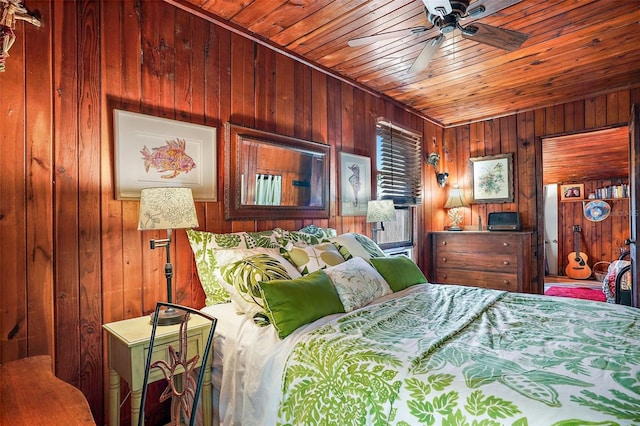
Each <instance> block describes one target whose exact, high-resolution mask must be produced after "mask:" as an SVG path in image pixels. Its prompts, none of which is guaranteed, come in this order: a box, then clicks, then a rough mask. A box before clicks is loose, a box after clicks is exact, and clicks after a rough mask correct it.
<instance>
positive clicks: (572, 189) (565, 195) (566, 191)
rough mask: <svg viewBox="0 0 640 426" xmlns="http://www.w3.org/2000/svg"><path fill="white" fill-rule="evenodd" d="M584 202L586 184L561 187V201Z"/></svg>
mask: <svg viewBox="0 0 640 426" xmlns="http://www.w3.org/2000/svg"><path fill="white" fill-rule="evenodd" d="M570 200H584V184H581V183H570V184H567V185H560V201H570Z"/></svg>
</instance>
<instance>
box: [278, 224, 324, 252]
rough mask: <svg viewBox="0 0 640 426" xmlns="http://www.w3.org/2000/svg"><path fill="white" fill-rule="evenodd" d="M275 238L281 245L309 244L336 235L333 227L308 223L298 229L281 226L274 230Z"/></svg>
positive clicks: (287, 246) (317, 242)
mask: <svg viewBox="0 0 640 426" xmlns="http://www.w3.org/2000/svg"><path fill="white" fill-rule="evenodd" d="M274 232H275V234H276V240H277V242H278V244H279V245H280V246H281V247H286V248H289V247H291V246H302V247H303V246H309V245H314V244H319V243H321V242H322V241H324V240H326V239H327V238H329V237H335V236H336V230H335V229H333V228H318V227H317V226H315V225H308V226H305V227H304V228H302V229H301V230H299V231H286V230H284V229H281V228H276V229H275V230H274Z"/></svg>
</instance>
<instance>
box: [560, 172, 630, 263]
mask: <svg viewBox="0 0 640 426" xmlns="http://www.w3.org/2000/svg"><path fill="white" fill-rule="evenodd" d="M620 182H621V180H620V179H613V180H597V181H585V182H584V191H585V194H590V193H592V192H594V190H595V189H596V188H602V187H606V186H608V185H617V184H619V183H620ZM624 182H625V183H627V182H628V180H624ZM604 201H606V202H607V203H608V204H609V205H610V206H611V213H610V214H609V217H608V218H607V219H605V220H602V221H600V222H592V221H590V220H588V219H587V218H586V217H585V215H584V208H585V206H586V203H588V202H589V200H583V201H561V202H559V203H558V221H559V223H558V273H560V274H561V275H564V274H565V272H564V271H565V268H566V266H567V264H568V263H569V260H568V256H569V254H570V253H571V252H573V251H574V249H575V237H576V234H575V233H574V231H573V226H574V225H578V226H580V229H581V232H580V233H578V234H577V237H578V245H579V248H580V251H582V252H584V253H585V254H586V255H587V257H588V261H587V263H588V264H589V266H590V267H592V268H593V265H595V264H596V263H598V262H611V261H612V260H614V259H617V258H618V257H619V256H620V254H622V252H624V251H625V250H628V246H627V245H626V244H625V240H626V239H627V238H629V236H630V235H631V234H630V228H629V199H628V198H617V199H607V200H604ZM603 266H607V265H605V264H603V265H600V266H599V267H598V270H601V269H600V268H601V267H603ZM605 270H606V267H605Z"/></svg>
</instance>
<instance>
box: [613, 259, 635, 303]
mask: <svg viewBox="0 0 640 426" xmlns="http://www.w3.org/2000/svg"><path fill="white" fill-rule="evenodd" d="M630 254H631V252H629V251H625V252H624V253H622V254H621V255H620V257H619V258H618V260H624V258H625V257H627V256H629V255H630ZM630 271H631V264H629V265H627V266H624V267H622V268H621V269H620V270H619V271H618V273H617V274H616V281H615V283H616V294H615V296H616V304H618V305H627V306H631V292H632V290H631V289H632V287H633V282H632V281H630V283H629V284H630V285H629V286H628V288H625V289H623V288H622V281H623V279H624V276H625V274H626V273H627V272H630ZM629 280H631V278H629Z"/></svg>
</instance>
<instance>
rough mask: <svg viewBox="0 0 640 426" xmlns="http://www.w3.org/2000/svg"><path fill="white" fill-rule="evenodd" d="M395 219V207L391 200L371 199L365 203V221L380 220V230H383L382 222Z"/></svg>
mask: <svg viewBox="0 0 640 426" xmlns="http://www.w3.org/2000/svg"><path fill="white" fill-rule="evenodd" d="M395 220H396V209H395V207H394V205H393V200H371V201H369V204H368V205H367V222H380V230H382V231H384V225H383V224H382V222H393V221H395Z"/></svg>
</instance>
